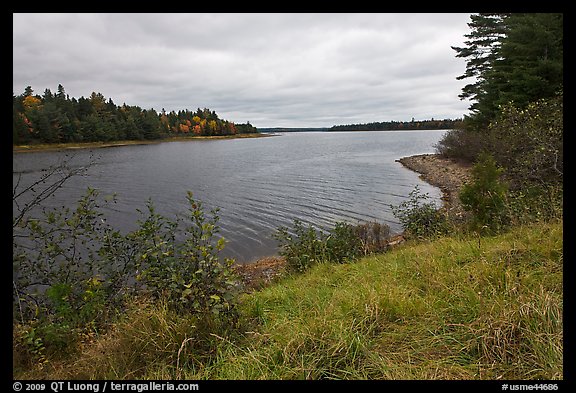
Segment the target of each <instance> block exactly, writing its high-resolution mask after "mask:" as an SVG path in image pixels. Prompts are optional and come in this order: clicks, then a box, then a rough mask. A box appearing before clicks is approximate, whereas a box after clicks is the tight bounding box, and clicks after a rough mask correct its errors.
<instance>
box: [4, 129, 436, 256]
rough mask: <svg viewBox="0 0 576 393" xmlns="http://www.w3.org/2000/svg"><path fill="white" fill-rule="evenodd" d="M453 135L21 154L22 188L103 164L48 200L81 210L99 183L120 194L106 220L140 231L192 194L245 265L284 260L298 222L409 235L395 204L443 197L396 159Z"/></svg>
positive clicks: (323, 135) (296, 137)
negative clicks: (283, 243)
mask: <svg viewBox="0 0 576 393" xmlns="http://www.w3.org/2000/svg"><path fill="white" fill-rule="evenodd" d="M445 132H446V131H445V130H438V131H436V130H434V131H365V132H293V133H280V134H278V135H276V136H272V137H267V138H253V139H229V140H196V141H184V142H161V143H157V144H149V145H131V146H117V147H111V148H102V149H93V150H87V149H86V150H85V149H82V150H76V151H74V152H71V151H60V152H35V153H14V154H13V184H15V182H16V181H17V178H18V177H19V176H21V178H22V179H21V182H22V183H29V182H32V181H33V180H34V179H37V178H38V177H39V176H40V175H41V171H42V170H43V169H46V168H48V167H49V166H51V165H56V164H57V163H58V162H59V161H61V160H62V159H63V157H64V156H66V155H67V156H72V158H71V162H72V163H73V164H75V165H83V164H85V163H87V162H88V161H89V160H90V156H91V155H93V156H94V157H95V158H96V164H94V165H92V166H91V167H90V168H89V171H88V174H87V175H86V176H82V177H80V176H77V177H73V178H71V179H70V180H69V181H67V182H66V183H65V184H64V186H63V187H62V188H61V189H60V190H58V192H57V193H56V194H55V195H54V196H53V197H52V198H49V199H48V200H47V201H46V204H47V205H48V206H63V205H66V206H73V205H74V204H75V203H76V201H77V200H78V198H79V197H80V196H82V195H83V194H84V193H85V191H86V188H87V187H88V186H91V187H93V188H96V189H98V190H99V191H100V193H101V195H111V194H114V193H115V194H116V195H117V203H115V204H113V205H111V206H110V207H107V208H106V209H105V210H104V213H105V214H106V216H107V219H108V221H109V222H110V224H111V225H113V226H114V227H115V228H118V229H121V230H122V231H123V232H127V231H130V230H134V229H135V228H136V227H137V226H136V220H138V219H139V218H142V216H141V215H140V214H139V213H138V212H137V210H136V209H143V210H145V207H146V202H147V201H148V200H149V199H151V200H152V201H153V202H154V205H155V207H156V210H157V212H158V213H161V214H163V215H165V216H167V217H169V218H171V219H172V218H174V216H175V215H176V214H183V213H185V212H186V210H187V208H188V206H187V201H186V192H187V191H188V190H189V191H192V192H193V194H194V197H195V198H196V199H198V200H200V201H202V202H203V204H204V207H205V210H208V209H212V208H216V207H217V208H219V209H220V212H219V216H220V222H219V223H220V228H221V235H222V236H224V237H225V239H226V240H227V244H226V248H225V249H224V251H223V255H224V256H228V257H232V258H235V259H236V261H237V262H239V263H249V262H251V261H254V260H256V259H257V258H259V257H263V256H269V255H275V254H277V252H278V249H277V242H276V240H274V239H273V237H272V234H273V233H274V231H275V229H276V228H278V227H279V226H291V225H292V222H293V220H294V219H300V220H301V221H302V222H304V223H305V224H312V225H313V226H315V227H317V228H330V227H332V226H333V225H334V223H335V222H337V221H345V222H348V223H351V224H357V223H363V222H367V221H378V222H381V223H385V224H388V225H389V226H390V228H391V230H392V232H400V231H401V230H402V228H401V225H400V224H399V222H398V220H397V219H396V218H395V217H394V215H393V214H392V210H391V207H390V205H398V204H400V203H401V202H403V201H405V200H406V199H407V197H408V194H409V193H410V191H412V190H413V189H414V187H415V186H416V185H418V186H419V187H420V190H421V192H423V193H428V194H429V195H430V196H431V200H432V201H433V202H434V203H436V204H437V205H438V206H440V204H441V201H440V197H441V192H440V190H439V189H437V188H435V187H432V186H430V185H429V184H427V183H425V182H423V181H422V180H420V179H419V177H418V174H416V173H414V172H412V171H410V170H408V169H406V168H404V167H403V166H402V165H401V164H400V163H398V162H395V160H396V159H398V158H401V157H405V156H410V155H415V154H424V153H434V145H435V144H436V143H437V142H438V141H439V140H440V139H441V138H442V136H443V135H444V133H445Z"/></svg>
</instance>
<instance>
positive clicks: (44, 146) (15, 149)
mask: <svg viewBox="0 0 576 393" xmlns="http://www.w3.org/2000/svg"><path fill="white" fill-rule="evenodd" d="M269 136H274V135H273V134H263V133H249V134H235V135H212V136H171V137H166V138H162V139H153V140H123V141H109V142H76V143H72V142H70V143H37V144H28V145H13V146H12V153H28V152H38V151H60V150H74V149H98V148H106V147H119V146H129V145H151V144H158V143H164V142H188V141H206V140H220V139H243V138H265V137H269Z"/></svg>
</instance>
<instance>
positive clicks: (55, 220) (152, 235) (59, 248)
mask: <svg viewBox="0 0 576 393" xmlns="http://www.w3.org/2000/svg"><path fill="white" fill-rule="evenodd" d="M188 202H189V204H190V209H189V215H188V218H189V220H190V223H189V225H188V226H185V227H184V228H183V229H181V227H180V226H181V223H182V220H180V219H177V220H175V221H172V220H168V219H166V218H165V217H163V216H161V215H159V214H157V213H156V212H155V209H154V206H153V204H152V202H151V201H150V202H149V203H148V213H147V215H146V216H145V219H143V220H142V221H139V222H138V223H139V227H138V229H137V230H135V231H134V232H131V233H128V234H127V235H122V234H121V233H120V232H119V231H117V230H114V229H113V228H112V227H111V226H109V225H108V224H107V223H106V220H105V218H104V217H103V215H102V213H101V212H100V209H99V208H100V206H99V204H98V192H97V191H96V190H94V189H90V188H89V189H88V192H87V194H86V195H85V196H84V197H82V198H81V199H80V201H79V202H78V206H77V208H76V209H75V210H71V209H63V210H61V211H60V210H56V209H53V210H44V216H43V217H41V218H37V219H30V218H29V217H25V216H21V217H20V220H19V222H18V225H15V227H14V229H15V232H18V235H15V236H14V238H13V240H14V241H13V251H14V252H13V262H14V274H13V290H14V297H13V305H14V307H13V310H14V314H13V315H14V320H15V321H16V320H18V321H19V325H20V326H22V329H21V331H23V332H28V333H26V335H28V336H29V337H32V338H33V339H29V340H20V341H21V342H23V343H25V345H24V347H25V348H26V347H27V348H28V349H29V350H30V351H31V353H36V354H38V353H40V352H42V353H44V352H43V350H44V348H47V349H50V348H55V349H57V350H59V351H62V350H65V349H66V348H67V347H72V344H73V343H74V342H76V341H77V339H78V338H80V337H81V336H83V335H86V334H91V333H90V332H95V331H96V332H97V331H99V330H100V329H102V328H105V327H108V326H109V325H110V324H111V323H112V322H113V320H114V317H116V314H117V313H120V312H122V311H123V310H124V306H125V302H126V301H127V300H128V299H132V298H133V295H134V294H136V293H137V292H138V293H147V294H149V295H151V296H152V297H154V298H156V299H160V298H162V299H165V301H166V302H167V304H168V306H169V307H171V309H172V310H173V311H177V312H180V313H188V314H194V315H195V316H197V317H198V319H202V320H203V322H202V323H203V326H210V325H213V322H214V323H217V324H230V325H234V324H235V322H236V320H237V313H236V307H235V301H236V300H235V299H236V295H237V293H238V292H239V282H240V281H239V280H238V279H237V277H236V276H235V275H234V274H233V272H232V269H231V264H232V262H233V261H232V260H229V259H226V260H225V261H220V260H219V258H218V253H219V252H220V251H221V250H222V248H223V247H224V239H222V238H220V239H218V240H217V239H216V236H217V233H218V231H219V228H218V225H217V223H218V219H219V218H218V216H217V211H216V210H214V211H212V212H211V213H212V216H211V217H210V218H207V217H206V215H205V213H204V211H203V208H202V204H201V203H200V202H198V201H196V200H194V198H193V196H192V193H188ZM182 235H183V236H182ZM23 237H24V238H25V239H24V240H22V238H23ZM180 237H183V238H184V239H185V240H184V241H177V239H178V238H180ZM30 332H32V333H30ZM26 343H28V344H26ZM21 347H22V346H21Z"/></svg>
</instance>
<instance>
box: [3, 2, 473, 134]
mask: <svg viewBox="0 0 576 393" xmlns="http://www.w3.org/2000/svg"><path fill="white" fill-rule="evenodd" d="M469 19H470V17H469V14H458V13H445V14H388V13H375V14H372V13H370V14H363V13H329V14H307V13H298V14H285V13H273V14H260V13H257V14H222V13H221V14H146V13H145V14H122V13H118V14H14V15H13V41H12V43H13V93H14V94H21V93H22V92H23V91H24V88H25V87H26V86H28V85H30V86H32V88H33V89H34V91H35V93H36V94H42V93H43V92H44V90H45V89H46V88H49V89H50V90H52V92H56V90H57V86H58V84H62V85H63V86H64V88H65V90H66V93H67V94H68V95H69V96H70V97H76V98H79V97H81V96H84V97H88V96H89V95H90V94H91V93H92V92H93V91H95V92H99V93H102V94H103V95H104V96H105V97H106V98H112V100H113V101H114V102H115V103H116V104H118V105H121V104H123V103H126V104H128V105H138V106H140V107H142V108H143V109H150V108H154V109H155V110H157V111H160V110H161V109H162V108H164V109H166V110H167V111H171V110H176V111H178V110H180V109H191V110H195V109H196V108H209V109H211V110H214V111H216V113H218V115H219V116H220V118H223V119H226V120H230V121H234V122H237V123H244V122H246V121H250V123H252V124H253V125H255V126H256V127H330V126H332V125H335V124H351V123H366V122H374V121H389V120H398V121H399V120H411V119H412V118H413V117H414V118H415V119H417V120H418V119H430V118H431V117H433V118H437V119H442V118H456V117H461V116H462V115H463V114H466V113H468V109H467V108H468V106H469V105H470V103H469V102H467V101H461V100H460V99H459V98H458V94H459V93H460V91H461V89H462V87H463V86H464V85H465V84H466V83H468V82H469V81H466V80H464V81H457V80H456V77H457V76H459V75H461V74H462V73H463V72H464V69H465V61H464V60H462V59H457V58H456V57H455V56H454V55H455V52H454V51H453V50H452V49H451V48H450V46H451V45H452V46H461V45H462V42H463V41H464V34H466V33H468V32H469V28H468V26H467V22H469Z"/></svg>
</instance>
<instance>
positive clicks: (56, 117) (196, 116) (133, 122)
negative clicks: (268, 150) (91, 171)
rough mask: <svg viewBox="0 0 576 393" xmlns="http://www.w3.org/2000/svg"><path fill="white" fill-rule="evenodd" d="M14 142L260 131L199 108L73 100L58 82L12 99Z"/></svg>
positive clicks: (94, 97)
mask: <svg viewBox="0 0 576 393" xmlns="http://www.w3.org/2000/svg"><path fill="white" fill-rule="evenodd" d="M12 106H13V110H12V115H13V129H12V143H13V144H14V145H19V144H30V143H75V142H96V141H104V142H108V141H119V140H152V139H162V138H167V137H172V136H184V135H190V136H213V135H235V134H247V133H255V132H258V131H257V129H256V128H255V127H254V126H252V125H251V124H250V122H247V123H245V124H235V123H234V122H231V121H227V120H223V119H220V118H219V117H218V115H217V114H216V112H214V111H211V110H209V109H207V108H204V109H200V108H198V109H197V110H196V111H195V112H193V111H190V110H188V109H185V110H179V111H178V112H175V111H171V112H168V113H167V112H166V111H165V110H164V109H162V111H161V112H160V113H158V112H156V111H155V110H154V109H142V108H140V107H139V106H133V105H127V104H125V103H124V104H122V105H116V104H115V103H114V102H113V101H112V98H108V99H106V98H105V97H104V96H103V95H102V94H101V93H96V92H92V94H91V95H90V97H88V98H85V97H83V96H82V97H80V98H78V99H76V98H74V97H73V98H70V97H69V95H68V94H66V91H65V89H64V87H63V86H62V85H61V84H59V85H58V89H57V92H56V93H52V91H51V90H50V89H48V88H46V89H45V90H44V94H42V95H38V94H34V90H33V89H32V87H31V86H28V87H26V89H25V90H24V93H22V94H20V95H17V96H16V95H14V94H13V96H12Z"/></svg>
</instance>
